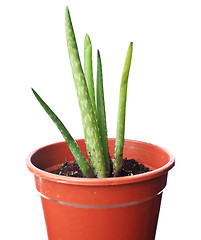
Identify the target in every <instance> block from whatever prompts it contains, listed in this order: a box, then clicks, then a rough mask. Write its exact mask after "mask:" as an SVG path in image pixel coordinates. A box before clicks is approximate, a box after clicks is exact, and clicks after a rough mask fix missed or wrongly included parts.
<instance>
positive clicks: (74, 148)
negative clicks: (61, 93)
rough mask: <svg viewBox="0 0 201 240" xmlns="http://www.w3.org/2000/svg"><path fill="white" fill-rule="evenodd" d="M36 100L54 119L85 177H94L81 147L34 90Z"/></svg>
mask: <svg viewBox="0 0 201 240" xmlns="http://www.w3.org/2000/svg"><path fill="white" fill-rule="evenodd" d="M32 91H33V93H34V95H35V97H36V99H37V100H38V101H39V103H40V104H41V106H42V107H43V109H44V110H45V111H46V113H47V114H48V115H49V117H50V118H51V119H52V121H53V122H54V123H55V124H56V126H57V127H58V129H59V131H60V132H61V134H62V135H63V137H64V139H65V141H66V142H67V144H68V147H69V149H70V150H71V152H72V154H73V156H74V158H75V160H76V161H77V163H78V165H79V167H80V169H81V171H82V173H83V175H84V176H85V177H88V178H90V177H94V175H93V172H92V170H91V168H90V166H89V165H88V163H87V161H86V159H85V157H84V155H83V154H82V152H81V150H80V148H79V146H78V145H77V143H76V142H75V140H74V139H73V138H72V136H71V135H70V133H69V132H68V130H67V129H66V128H65V126H64V124H63V123H62V122H61V120H60V119H59V118H58V117H57V116H56V114H55V113H54V112H53V111H52V110H51V109H50V108H49V106H48V105H47V104H46V103H45V102H44V101H43V100H42V98H41V97H40V96H39V95H38V94H37V92H36V91H35V90H34V89H32Z"/></svg>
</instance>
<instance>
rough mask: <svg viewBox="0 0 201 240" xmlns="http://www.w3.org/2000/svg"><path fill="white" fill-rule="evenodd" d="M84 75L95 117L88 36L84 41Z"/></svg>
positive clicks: (90, 48)
mask: <svg viewBox="0 0 201 240" xmlns="http://www.w3.org/2000/svg"><path fill="white" fill-rule="evenodd" d="M84 75H85V79H86V82H87V86H88V90H89V95H90V98H91V102H92V105H93V108H94V113H95V115H96V104H95V94H94V80H93V65H92V45H91V40H90V37H89V35H88V34H86V36H85V39H84Z"/></svg>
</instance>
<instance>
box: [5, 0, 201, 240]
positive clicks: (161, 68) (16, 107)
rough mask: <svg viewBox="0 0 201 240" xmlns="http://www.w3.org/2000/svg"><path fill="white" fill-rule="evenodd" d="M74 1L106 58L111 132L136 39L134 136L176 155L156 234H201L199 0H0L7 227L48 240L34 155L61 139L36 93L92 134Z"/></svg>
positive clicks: (130, 108)
mask: <svg viewBox="0 0 201 240" xmlns="http://www.w3.org/2000/svg"><path fill="white" fill-rule="evenodd" d="M67 4H68V6H69V8H70V12H71V17H72V21H73V24H74V30H75V32H76V37H77V42H78V47H79V50H80V56H81V59H82V60H83V41H84V36H85V33H88V34H89V35H90V37H91V40H92V44H93V59H94V76H95V78H96V50H97V49H99V50H100V52H101V56H102V63H103V77H104V88H105V101H106V111H107V122H108V135H109V137H115V131H116V116H117V105H118V94H119V86H120V80H121V73H122V68H123V63H124V59H125V55H126V51H127V48H128V45H129V43H130V41H133V44H134V45H133V61H132V65H131V72H130V78H129V86H128V87H129V89H128V102H127V118H126V133H125V138H130V139H137V140H142V141H145V142H151V143H153V144H157V145H160V146H163V147H165V148H167V149H169V150H170V151H171V152H172V153H173V154H174V155H175V156H176V166H175V167H174V168H173V169H172V170H171V171H170V173H169V177H168V184H167V187H166V188H165V190H164V195H163V201H162V206H161V212H160V217H159V223H158V229H157V235H156V240H169V239H173V240H176V239H201V233H200V214H201V208H200V201H201V194H200V193H199V192H200V175H201V174H200V169H201V163H200V162H201V157H200V148H201V147H200V146H201V140H200V136H201V125H200V124H201V115H200V111H201V110H200V109H201V106H200V105H201V104H200V103H201V94H200V92H201V87H200V80H201V31H200V23H201V14H200V11H201V7H200V1H196V0H187V1H186V0H183V1H179V0H169V1H164V0H152V1H146V0H139V1H135V0H133V1H129V0H124V1H109V0H102V1H92V0H91V1H90V0H85V1H78V0H77V1H76V0H69V1H68V2H67V1H62V0H61V1H53V0H48V1H47V0H35V1H25V0H24V1H23V0H18V1H12V0H11V1H5V0H4V1H1V3H0V79H1V82H0V84H1V88H0V89H1V92H0V98H1V99H0V103H1V108H0V111H1V113H0V114H1V124H0V127H1V131H0V134H1V147H0V149H1V174H0V178H1V181H0V183H1V195H0V196H1V198H0V201H1V204H0V208H1V209H0V218H1V236H3V238H2V239H4V240H7V239H9V240H10V239H29V240H35V239H37V240H45V239H47V236H46V229H45V223H44V220H43V214H42V208H41V205H40V198H39V194H38V192H37V191H36V189H35V186H34V179H33V175H32V174H31V173H30V172H29V171H28V170H27V168H26V165H25V159H26V156H27V155H28V153H29V152H31V151H32V150H34V149H36V148H38V147H41V146H44V145H47V144H49V143H53V142H57V141H62V140H63V138H62V136H61V135H60V133H59V131H58V130H57V128H56V127H55V126H54V124H53V123H52V121H51V120H50V119H49V117H48V116H47V115H46V113H45V112H44V111H43V110H42V108H41V107H40V106H39V104H38V103H37V101H36V100H35V98H34V96H33V94H32V92H31V90H30V88H31V87H33V88H35V90H36V91H37V92H38V93H39V94H40V95H41V96H42V97H43V98H44V100H45V101H46V102H47V103H48V104H49V105H50V106H51V108H52V109H53V110H54V111H55V112H56V113H57V114H58V116H59V117H60V118H61V119H62V121H63V122H64V123H65V125H66V126H67V128H68V129H69V131H70V132H71V134H72V135H73V137H74V138H83V130H82V125H81V118H80V112H79V108H78V103H77V99H76V94H75V89H74V85H73V84H74V83H73V78H72V73H71V68H70V64H69V59H68V53H67V47H66V39H65V27H64V12H65V6H66V5H67Z"/></svg>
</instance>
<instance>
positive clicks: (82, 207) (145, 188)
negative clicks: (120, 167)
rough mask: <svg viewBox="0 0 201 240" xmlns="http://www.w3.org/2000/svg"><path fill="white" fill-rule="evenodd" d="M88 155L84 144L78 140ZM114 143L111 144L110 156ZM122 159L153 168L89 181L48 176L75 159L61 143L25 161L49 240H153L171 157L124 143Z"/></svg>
mask: <svg viewBox="0 0 201 240" xmlns="http://www.w3.org/2000/svg"><path fill="white" fill-rule="evenodd" d="M77 142H78V145H79V146H80V148H81V150H82V152H83V153H84V155H85V156H86V155H87V154H86V148H85V142H84V140H83V139H80V140H77ZM114 147H115V139H109V149H110V154H111V157H113V155H114ZM124 157H127V158H128V159H129V158H134V159H135V160H136V161H138V162H140V163H143V164H144V165H145V166H147V167H149V168H150V169H152V171H150V172H148V173H143V174H139V175H135V176H130V177H118V178H104V179H94V178H93V179H88V178H73V177H65V176H59V175H56V174H52V173H49V172H48V171H47V169H54V168H55V167H57V166H59V165H61V164H62V163H64V162H65V161H66V160H67V161H73V160H74V158H73V156H72V154H71V152H70V150H69V149H68V147H67V144H66V143H65V142H61V143H56V144H52V145H49V146H46V147H43V148H41V149H38V150H36V151H35V152H34V153H32V154H31V155H30V156H29V158H28V159H27V166H28V168H29V169H30V170H31V171H32V172H33V173H34V175H35V183H36V188H37V190H38V191H39V193H40V195H41V200H42V205H43V211H44V216H45V221H46V227H47V233H48V239H49V240H68V239H69V240H72V239H73V240H80V239H82V240H92V239H93V240H94V239H96V240H103V239H104V240H113V239H114V240H125V239H126V240H153V239H154V238H155V232H156V227H157V221H158V215H159V210H160V203H161V197H162V191H163V189H164V187H165V186H166V182H167V174H168V171H169V170H170V169H171V168H172V167H173V166H174V157H173V156H172V155H171V154H170V153H169V152H168V151H167V150H165V149H163V148H161V147H158V146H155V145H152V144H148V143H144V142H139V141H134V140H125V145H124Z"/></svg>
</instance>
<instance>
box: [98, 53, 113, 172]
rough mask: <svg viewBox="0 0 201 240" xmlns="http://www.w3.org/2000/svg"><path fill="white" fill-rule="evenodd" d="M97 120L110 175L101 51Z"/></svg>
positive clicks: (99, 58)
mask: <svg viewBox="0 0 201 240" xmlns="http://www.w3.org/2000/svg"><path fill="white" fill-rule="evenodd" d="M96 93H97V94H96V96H97V121H98V127H99V131H100V136H101V143H102V147H103V152H104V156H105V161H106V171H107V172H108V175H110V155H109V148H108V139H107V124H106V114H105V100H104V90H103V76H102V63H101V57H100V52H99V51H98V52H97V92H96Z"/></svg>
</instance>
